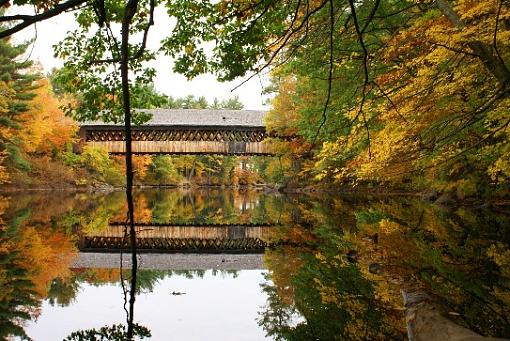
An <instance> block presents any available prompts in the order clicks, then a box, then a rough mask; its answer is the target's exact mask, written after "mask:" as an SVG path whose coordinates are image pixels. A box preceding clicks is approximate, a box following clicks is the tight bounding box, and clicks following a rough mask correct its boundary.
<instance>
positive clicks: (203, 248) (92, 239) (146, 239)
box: [79, 222, 274, 253]
mask: <svg viewBox="0 0 510 341" xmlns="http://www.w3.org/2000/svg"><path fill="white" fill-rule="evenodd" d="M273 228H274V225H271V224H231V225H229V224H192V225H185V224H181V225H179V224H172V225H170V224H167V225H165V224H136V225H135V230H136V240H137V249H138V250H139V251H142V252H195V253H201V252H203V253H229V252H230V253H258V252H263V251H264V249H265V248H266V247H268V246H271V243H270V242H269V237H270V235H271V231H272V229H273ZM127 231H128V230H127V229H126V227H125V226H124V225H123V224H122V223H118V222H112V223H110V225H109V226H108V227H107V228H106V229H104V230H102V231H100V232H94V233H93V234H86V235H82V236H81V238H80V241H79V248H80V250H81V251H101V252H109V251H118V250H120V249H126V250H127V249H129V247H130V244H129V235H128V234H127Z"/></svg>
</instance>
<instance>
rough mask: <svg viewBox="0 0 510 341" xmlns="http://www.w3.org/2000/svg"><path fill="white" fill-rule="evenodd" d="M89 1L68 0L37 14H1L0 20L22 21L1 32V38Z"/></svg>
mask: <svg viewBox="0 0 510 341" xmlns="http://www.w3.org/2000/svg"><path fill="white" fill-rule="evenodd" d="M85 2H87V0H68V1H67V2H64V3H62V4H58V5H56V6H55V7H53V8H52V9H50V10H47V11H46V12H43V13H40V14H35V15H11V16H1V17H0V22H8V21H20V20H21V21H22V22H21V23H19V24H16V25H14V26H12V27H10V28H8V29H6V30H3V31H1V32H0V39H1V38H5V37H9V36H10V35H12V34H14V33H16V32H19V31H21V30H23V29H25V28H27V27H28V26H30V25H33V24H35V23H36V22H39V21H43V20H46V19H50V18H53V17H54V16H56V15H59V14H60V13H62V12H65V11H67V10H69V9H71V8H73V7H76V6H78V5H81V4H83V3H85Z"/></svg>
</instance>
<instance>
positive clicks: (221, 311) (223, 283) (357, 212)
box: [0, 190, 510, 340]
mask: <svg viewBox="0 0 510 341" xmlns="http://www.w3.org/2000/svg"><path fill="white" fill-rule="evenodd" d="M135 197H136V198H135V206H136V209H135V219H136V236H137V244H138V252H139V256H138V260H139V261H138V263H139V267H138V268H137V269H133V268H132V267H131V263H130V261H129V260H130V257H131V255H130V254H129V245H128V240H129V238H128V236H127V235H126V234H125V232H126V231H125V229H124V226H123V222H124V221H125V217H126V204H125V201H124V194H123V193H112V194H108V195H86V194H69V193H68V194H64V193H60V194H54V193H52V194H47V193H37V194H26V195H16V196H3V197H0V218H1V221H0V223H1V227H0V284H1V288H2V290H1V292H0V340H4V339H9V338H10V337H13V336H16V339H23V338H32V339H34V340H63V339H66V338H67V339H69V340H91V339H93V338H92V336H91V335H96V337H98V335H101V334H103V335H108V338H109V339H112V340H122V339H124V336H125V333H126V324H127V317H126V316H127V315H126V311H128V310H129V308H130V305H129V298H130V297H131V296H134V297H135V298H136V300H135V302H134V304H133V305H132V307H131V308H133V309H134V310H133V311H134V322H135V323H136V325H135V332H136V334H138V337H137V339H142V338H146V339H151V340H266V339H269V340H272V339H278V340H345V339H347V340H399V339H405V337H406V334H405V332H406V331H405V321H404V313H403V306H402V297H401V290H405V291H409V292H414V291H418V290H423V291H426V292H428V293H429V294H431V295H433V297H435V298H437V300H438V301H440V302H441V303H442V304H443V305H444V306H445V308H446V309H447V310H448V311H449V312H451V316H452V317H453V318H454V319H455V321H456V322H457V323H459V324H461V325H464V326H467V327H469V328H471V329H473V330H475V331H476V332H478V333H481V334H483V335H492V336H498V337H510V222H509V219H510V218H509V216H510V214H509V212H508V211H506V210H505V209H504V208H493V209H491V210H488V209H486V208H484V209H482V208H478V209H477V208H465V207H456V208H444V207H440V206H436V205H431V204H428V203H425V202H422V201H420V200H416V199H412V198H391V199H389V198H380V197H377V198H368V197H363V198H361V197H360V198H356V197H354V198H353V197H327V196H324V195H321V196H320V197H310V196H283V195H275V194H270V195H268V194H263V193H261V192H255V191H228V190H201V191H180V190H145V191H139V192H137V193H136V195H135ZM121 251H122V252H121ZM121 257H122V261H121ZM134 274H136V276H137V281H136V284H137V285H136V290H135V291H134V292H133V295H130V294H131V293H130V280H131V277H132V276H133V275H134ZM133 278H134V277H133ZM149 335H150V336H149ZM98 339H99V338H98Z"/></svg>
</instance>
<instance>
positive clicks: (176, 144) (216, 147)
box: [87, 141, 271, 155]
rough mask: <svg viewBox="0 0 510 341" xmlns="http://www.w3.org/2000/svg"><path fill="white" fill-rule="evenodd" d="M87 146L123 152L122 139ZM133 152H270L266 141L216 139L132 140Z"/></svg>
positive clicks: (90, 143)
mask: <svg viewBox="0 0 510 341" xmlns="http://www.w3.org/2000/svg"><path fill="white" fill-rule="evenodd" d="M87 144H88V145H89V146H93V147H100V148H104V149H106V150H107V151H108V152H109V153H112V154H124V153H125V152H126V146H125V142H124V141H89V142H87ZM131 148H132V151H133V153H135V154H252V155H254V154H260V155H268V154H271V150H270V148H269V144H268V143H267V142H216V141H132V142H131Z"/></svg>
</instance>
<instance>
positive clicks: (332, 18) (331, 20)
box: [312, 0, 335, 145]
mask: <svg viewBox="0 0 510 341" xmlns="http://www.w3.org/2000/svg"><path fill="white" fill-rule="evenodd" d="M334 31H335V9H334V6H333V0H329V72H328V94H327V96H326V102H325V103H324V109H322V121H321V124H320V125H319V126H318V127H317V132H316V133H315V136H314V137H313V140H312V145H314V144H315V141H316V140H317V137H318V136H319V133H320V131H321V129H322V127H323V126H324V124H325V123H326V120H327V118H328V117H327V111H328V106H329V101H330V99H331V86H332V83H333V80H332V78H333V66H334V64H333V60H334V58H333V53H334V45H333V43H334Z"/></svg>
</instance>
